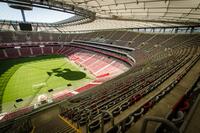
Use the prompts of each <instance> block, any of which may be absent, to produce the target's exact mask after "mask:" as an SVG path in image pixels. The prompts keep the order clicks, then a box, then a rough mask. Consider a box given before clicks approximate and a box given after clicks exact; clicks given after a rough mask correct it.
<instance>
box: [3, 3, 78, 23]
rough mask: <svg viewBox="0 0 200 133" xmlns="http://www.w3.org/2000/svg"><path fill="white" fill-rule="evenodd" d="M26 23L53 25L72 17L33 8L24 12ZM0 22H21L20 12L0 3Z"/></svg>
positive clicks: (62, 13)
mask: <svg viewBox="0 0 200 133" xmlns="http://www.w3.org/2000/svg"><path fill="white" fill-rule="evenodd" d="M25 16H26V21H27V22H41V23H54V22H58V21H61V20H64V19H67V18H70V17H72V16H74V15H73V14H70V13H64V12H59V11H54V10H48V9H43V8H36V7H33V10H31V11H25ZM0 20H14V21H16V20H17V21H23V19H22V15H21V11H20V10H17V9H13V8H10V7H9V6H8V4H7V3H3V2H0Z"/></svg>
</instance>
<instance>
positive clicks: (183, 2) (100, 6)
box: [57, 0, 200, 23]
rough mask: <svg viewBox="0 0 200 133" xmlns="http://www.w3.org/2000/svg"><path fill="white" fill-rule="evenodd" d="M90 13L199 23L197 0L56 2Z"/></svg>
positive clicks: (88, 0)
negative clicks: (80, 8)
mask: <svg viewBox="0 0 200 133" xmlns="http://www.w3.org/2000/svg"><path fill="white" fill-rule="evenodd" d="M57 1H63V2H66V3H68V4H73V5H75V6H78V7H82V8H84V9H88V10H90V11H92V12H96V16H97V17H99V18H102V17H103V18H112V19H134V20H151V21H152V20H153V21H172V22H181V23H182V22H183V23H184V22H195V23H199V22H200V1H199V0H57Z"/></svg>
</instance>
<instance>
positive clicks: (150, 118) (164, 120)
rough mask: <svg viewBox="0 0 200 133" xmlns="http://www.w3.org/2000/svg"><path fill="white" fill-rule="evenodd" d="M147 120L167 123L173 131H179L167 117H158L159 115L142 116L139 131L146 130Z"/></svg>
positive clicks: (178, 132) (143, 131)
mask: <svg viewBox="0 0 200 133" xmlns="http://www.w3.org/2000/svg"><path fill="white" fill-rule="evenodd" d="M149 121H153V122H158V123H163V124H165V125H167V126H168V127H169V128H170V129H171V130H173V131H174V132H175V133H180V131H179V129H178V128H177V127H176V126H175V125H174V124H173V123H172V122H170V121H169V120H167V119H164V118H160V117H155V116H151V117H146V118H144V120H143V124H142V128H141V131H140V133H145V132H146V128H147V124H148V122H149Z"/></svg>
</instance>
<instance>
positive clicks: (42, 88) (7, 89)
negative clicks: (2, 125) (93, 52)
mask: <svg viewBox="0 0 200 133" xmlns="http://www.w3.org/2000/svg"><path fill="white" fill-rule="evenodd" d="M92 79H93V76H92V75H91V74H89V73H88V72H86V71H83V70H82V69H81V68H80V67H79V66H77V65H76V64H74V63H72V62H70V61H69V60H68V59H67V58H64V57H62V56H58V55H51V56H40V57H31V58H20V59H13V60H7V61H0V100H1V105H2V109H3V108H4V104H5V108H9V106H11V107H12V106H13V104H17V103H15V101H16V99H20V98H22V99H23V100H26V99H27V100H26V101H23V102H24V103H26V105H27V104H28V103H31V102H32V101H31V100H33V98H34V97H35V96H36V95H39V94H45V93H46V94H49V92H48V90H49V89H54V92H56V91H60V90H63V89H66V88H70V89H75V88H77V87H80V86H82V85H84V84H86V83H88V82H90V81H91V80H92ZM69 84H70V85H71V87H68V86H67V85H69ZM27 101H28V102H27ZM23 102H22V103H23ZM7 103H10V104H7ZM20 106H25V104H21V105H20ZM5 108H4V109H3V110H6V109H5Z"/></svg>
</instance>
